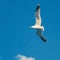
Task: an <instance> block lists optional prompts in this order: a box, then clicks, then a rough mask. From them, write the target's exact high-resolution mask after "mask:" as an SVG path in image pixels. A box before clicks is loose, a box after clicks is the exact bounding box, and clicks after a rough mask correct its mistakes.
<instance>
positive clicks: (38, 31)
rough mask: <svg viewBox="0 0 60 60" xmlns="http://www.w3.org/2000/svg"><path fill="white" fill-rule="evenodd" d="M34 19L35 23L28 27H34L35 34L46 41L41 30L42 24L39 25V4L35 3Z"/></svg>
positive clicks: (42, 29) (42, 28)
mask: <svg viewBox="0 0 60 60" xmlns="http://www.w3.org/2000/svg"><path fill="white" fill-rule="evenodd" d="M35 20H36V23H35V25H34V26H30V28H33V29H36V31H37V32H36V34H37V35H38V36H39V37H40V38H41V40H43V41H44V42H46V39H45V38H44V37H43V35H42V31H44V26H42V25H41V15H40V4H38V5H37V8H36V11H35Z"/></svg>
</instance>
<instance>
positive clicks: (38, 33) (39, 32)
mask: <svg viewBox="0 0 60 60" xmlns="http://www.w3.org/2000/svg"><path fill="white" fill-rule="evenodd" d="M37 35H38V36H39V37H40V38H41V39H42V40H43V41H44V42H46V39H45V38H44V37H43V36H42V31H41V29H37Z"/></svg>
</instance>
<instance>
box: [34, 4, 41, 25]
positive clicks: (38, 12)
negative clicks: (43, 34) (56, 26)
mask: <svg viewBox="0 0 60 60" xmlns="http://www.w3.org/2000/svg"><path fill="white" fill-rule="evenodd" d="M35 19H36V25H41V16H40V5H39V4H38V5H37V8H36V11H35Z"/></svg>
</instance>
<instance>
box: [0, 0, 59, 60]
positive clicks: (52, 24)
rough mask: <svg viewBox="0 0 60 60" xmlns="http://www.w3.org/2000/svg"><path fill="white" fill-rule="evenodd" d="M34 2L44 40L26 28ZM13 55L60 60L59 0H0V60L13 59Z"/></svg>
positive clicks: (40, 59)
mask: <svg viewBox="0 0 60 60" xmlns="http://www.w3.org/2000/svg"><path fill="white" fill-rule="evenodd" d="M38 3H39V4H40V6H41V17H42V25H43V26H44V27H45V31H44V32H43V35H44V36H45V37H46V39H47V43H44V42H43V41H42V40H41V39H40V38H39V37H38V36H37V35H36V30H34V29H31V28H29V26H31V25H34V24H35V18H34V13H35V9H36V6H37V4H38ZM17 54H21V55H24V56H27V57H30V56H31V57H34V58H35V60H60V1H59V0H0V59H1V60H15V58H14V56H16V55H17Z"/></svg>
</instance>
